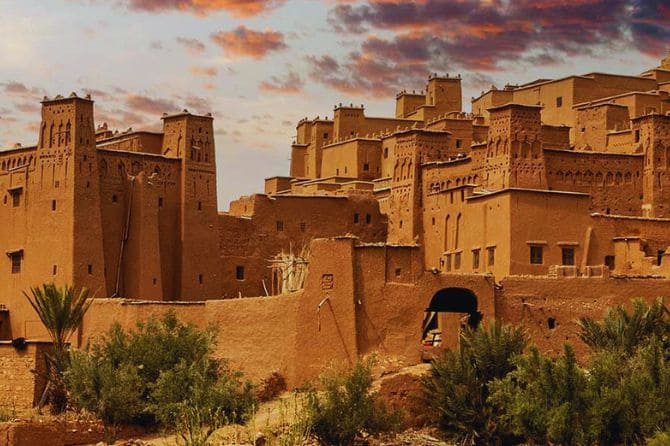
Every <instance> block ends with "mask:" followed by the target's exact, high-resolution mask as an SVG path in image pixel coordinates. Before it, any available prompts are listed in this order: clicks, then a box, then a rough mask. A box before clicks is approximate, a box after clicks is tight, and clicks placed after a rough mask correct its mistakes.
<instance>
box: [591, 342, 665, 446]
mask: <svg viewBox="0 0 670 446" xmlns="http://www.w3.org/2000/svg"><path fill="white" fill-rule="evenodd" d="M590 388H591V418H592V425H591V432H592V436H593V437H594V438H595V439H596V440H598V441H599V442H600V443H603V444H604V443H639V442H642V441H643V438H644V437H650V436H652V435H654V433H655V432H656V431H658V430H665V429H668V428H669V427H670V407H668V404H667V402H668V401H670V365H669V364H668V358H667V354H666V352H664V349H663V347H662V343H661V342H660V341H659V340H658V339H657V338H655V337H653V338H652V339H651V340H650V341H649V342H648V343H647V344H646V345H642V346H640V347H639V348H638V349H637V350H636V352H635V354H634V356H632V357H627V358H624V359H622V358H621V356H620V355H619V354H618V353H615V352H601V353H599V354H596V355H594V357H593V358H592V361H591V367H590Z"/></svg>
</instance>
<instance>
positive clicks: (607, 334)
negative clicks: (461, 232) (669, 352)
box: [578, 299, 670, 356]
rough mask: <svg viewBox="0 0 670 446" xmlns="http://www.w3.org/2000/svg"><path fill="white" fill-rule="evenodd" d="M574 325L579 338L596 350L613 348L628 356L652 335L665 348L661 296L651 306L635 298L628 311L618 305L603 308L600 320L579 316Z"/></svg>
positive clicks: (669, 326) (668, 325) (668, 331)
mask: <svg viewBox="0 0 670 446" xmlns="http://www.w3.org/2000/svg"><path fill="white" fill-rule="evenodd" d="M578 325H579V327H580V333H579V337H580V338H581V339H582V341H584V342H585V343H586V344H587V345H588V346H589V347H591V348H592V349H593V350H594V351H596V352H598V351H614V352H618V353H620V354H622V355H627V356H631V355H633V354H634V353H635V350H636V349H637V347H638V346H640V345H643V344H645V343H646V342H648V341H649V340H650V339H651V338H652V337H656V338H658V339H660V340H662V341H663V342H664V343H665V347H666V348H668V341H669V337H670V322H669V321H668V310H667V309H666V308H665V305H664V304H663V301H662V300H661V299H657V300H656V302H655V303H653V304H651V305H649V304H647V303H646V302H644V301H642V300H639V299H636V300H633V311H632V313H629V312H628V311H627V310H626V309H625V308H624V307H623V306H618V307H615V308H612V309H609V310H607V311H606V312H605V317H604V318H603V319H602V320H601V321H596V320H593V319H592V318H586V317H585V318H581V319H579V321H578Z"/></svg>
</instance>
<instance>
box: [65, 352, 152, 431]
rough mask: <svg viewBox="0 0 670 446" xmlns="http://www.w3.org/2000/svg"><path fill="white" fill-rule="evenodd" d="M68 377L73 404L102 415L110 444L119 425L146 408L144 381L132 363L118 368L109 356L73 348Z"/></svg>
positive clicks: (99, 415) (98, 415)
mask: <svg viewBox="0 0 670 446" xmlns="http://www.w3.org/2000/svg"><path fill="white" fill-rule="evenodd" d="M64 379H65V383H66V385H67V387H68V390H69V392H70V397H71V399H72V401H71V403H72V404H73V405H74V406H75V407H78V408H80V409H85V410H87V411H89V412H91V413H93V414H95V415H96V416H97V417H98V418H100V420H101V421H102V423H103V426H104V428H105V440H106V441H107V442H108V443H113V442H114V440H115V439H116V429H117V427H118V425H119V424H120V423H127V422H130V421H131V420H132V419H133V417H135V416H136V415H137V414H138V413H139V412H140V411H141V410H142V408H143V401H142V391H143V388H144V384H143V383H142V380H141V378H140V376H139V374H138V371H137V367H135V366H133V365H131V364H127V363H124V364H121V365H120V366H119V367H115V366H114V365H113V364H112V362H111V361H110V360H109V358H107V357H104V356H103V357H100V356H95V355H90V354H88V353H87V352H83V351H73V352H72V354H71V357H70V367H69V369H68V370H67V371H66V372H65V375H64Z"/></svg>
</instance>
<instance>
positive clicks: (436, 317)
mask: <svg viewBox="0 0 670 446" xmlns="http://www.w3.org/2000/svg"><path fill="white" fill-rule="evenodd" d="M481 320H482V314H481V313H480V312H479V310H478V307H477V296H476V295H475V294H474V293H473V292H472V291H471V290H469V289H467V288H443V289H441V290H439V291H438V292H437V293H435V294H434V295H433V297H432V299H431V300H430V303H429V305H428V307H427V308H426V313H425V316H424V320H423V332H422V337H421V339H422V343H423V349H424V353H425V354H424V358H425V359H430V357H432V356H433V353H434V351H436V350H438V348H439V349H442V348H456V347H457V346H458V335H459V331H460V329H461V327H463V326H465V325H469V326H470V327H472V328H475V327H477V326H478V325H479V323H480V321H481Z"/></svg>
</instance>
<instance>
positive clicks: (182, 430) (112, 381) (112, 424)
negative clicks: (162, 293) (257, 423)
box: [64, 312, 256, 446]
mask: <svg viewBox="0 0 670 446" xmlns="http://www.w3.org/2000/svg"><path fill="white" fill-rule="evenodd" d="M215 339H216V330H215V329H214V328H208V329H205V330H200V329H198V328H197V327H195V326H194V325H192V324H184V323H182V322H180V321H179V320H178V319H177V317H176V316H175V314H174V313H172V312H170V313H167V314H165V315H164V316H163V317H162V318H160V319H156V318H151V319H149V320H148V321H146V322H140V323H138V324H137V328H136V329H135V330H134V331H125V330H123V329H122V328H121V326H120V325H118V324H116V325H114V326H113V327H112V328H111V329H110V330H109V332H108V333H107V335H106V336H105V337H104V338H103V339H102V340H101V341H100V342H98V343H96V344H95V345H93V346H92V347H90V348H88V349H86V350H75V351H73V352H72V355H71V361H70V363H71V364H70V368H69V369H68V371H67V372H65V375H64V376H65V383H66V384H67V389H68V391H69V392H70V395H71V399H72V404H73V405H74V407H76V408H78V409H85V410H87V411H89V412H91V413H93V414H95V415H96V416H98V417H99V418H100V419H101V420H102V422H103V423H104V425H105V429H106V433H107V436H108V439H110V440H113V439H114V437H115V434H116V429H117V427H118V425H119V424H121V423H136V424H143V425H159V426H161V427H163V428H165V429H167V430H172V431H177V432H178V433H179V435H180V436H181V437H182V439H183V441H184V443H185V444H186V445H189V446H198V445H205V444H207V441H208V439H209V437H210V436H211V435H212V433H213V432H214V431H215V430H216V429H217V428H219V427H220V426H222V425H224V424H227V423H236V422H244V421H246V420H247V419H248V418H249V416H250V415H251V414H252V413H253V409H254V407H255V405H256V403H255V398H254V396H253V393H252V387H251V384H250V383H249V382H246V381H244V380H243V379H242V376H241V374H240V373H237V372H234V371H232V370H231V369H230V368H229V367H228V366H227V364H226V363H225V362H223V361H220V360H216V359H214V358H213V352H214V348H215Z"/></svg>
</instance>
